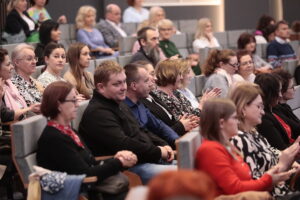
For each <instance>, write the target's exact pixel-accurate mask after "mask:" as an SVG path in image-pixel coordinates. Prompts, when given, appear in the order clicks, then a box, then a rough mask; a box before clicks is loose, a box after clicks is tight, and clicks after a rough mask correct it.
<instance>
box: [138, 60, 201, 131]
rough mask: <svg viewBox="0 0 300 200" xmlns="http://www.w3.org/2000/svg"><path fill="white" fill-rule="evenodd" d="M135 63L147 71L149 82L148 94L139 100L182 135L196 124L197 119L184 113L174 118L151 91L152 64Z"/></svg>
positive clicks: (152, 82) (153, 84) (153, 74)
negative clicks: (149, 89)
mask: <svg viewBox="0 0 300 200" xmlns="http://www.w3.org/2000/svg"><path fill="white" fill-rule="evenodd" d="M135 64H138V65H142V66H144V68H145V69H146V70H147V71H148V73H149V75H150V76H149V79H150V82H151V86H150V88H151V92H150V93H149V96H148V97H147V98H145V99H143V100H141V102H142V103H143V104H144V105H145V106H146V107H147V108H148V109H149V110H150V112H151V113H152V114H153V115H154V116H155V117H156V118H158V119H160V120H162V121H163V122H164V123H165V124H167V125H168V126H170V127H171V128H172V129H173V130H174V131H175V132H176V133H177V134H178V135H184V134H185V133H186V132H188V131H190V130H192V129H193V128H196V127H197V126H198V119H197V118H194V117H192V116H188V115H184V116H182V117H181V118H180V119H176V118H175V116H174V115H173V114H172V112H171V110H169V108H168V106H167V105H166V104H165V103H164V102H163V101H161V100H160V99H158V98H157V97H156V96H155V94H153V92H152V91H154V90H155V89H156V84H155V80H156V78H155V72H154V68H153V66H152V65H151V64H150V63H148V62H146V61H137V62H135Z"/></svg>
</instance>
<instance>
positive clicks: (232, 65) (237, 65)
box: [227, 63, 240, 68]
mask: <svg viewBox="0 0 300 200" xmlns="http://www.w3.org/2000/svg"><path fill="white" fill-rule="evenodd" d="M227 64H228V65H230V66H231V67H233V68H237V67H239V66H240V64H239V63H233V64H232V63H227Z"/></svg>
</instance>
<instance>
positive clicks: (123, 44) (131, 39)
mask: <svg viewBox="0 0 300 200" xmlns="http://www.w3.org/2000/svg"><path fill="white" fill-rule="evenodd" d="M135 41H136V37H135V36H128V37H122V38H119V53H120V55H126V54H131V52H132V48H133V45H134V43H135Z"/></svg>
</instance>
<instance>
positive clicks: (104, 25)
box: [96, 4, 127, 49]
mask: <svg viewBox="0 0 300 200" xmlns="http://www.w3.org/2000/svg"><path fill="white" fill-rule="evenodd" d="M120 20H121V9H120V7H119V6H118V5H116V4H108V5H107V6H106V13H105V20H103V19H101V20H100V22H99V23H98V24H97V25H96V27H97V28H98V29H99V31H100V32H101V33H102V35H103V38H104V41H105V43H106V44H107V45H108V46H109V47H110V48H113V49H117V48H118V47H119V38H121V37H126V36H127V34H126V32H125V31H124V30H123V29H122V27H121V23H120Z"/></svg>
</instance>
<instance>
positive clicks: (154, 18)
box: [137, 6, 166, 30]
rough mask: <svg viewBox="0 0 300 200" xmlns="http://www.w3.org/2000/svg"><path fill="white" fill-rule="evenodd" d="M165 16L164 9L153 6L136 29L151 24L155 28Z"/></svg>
mask: <svg viewBox="0 0 300 200" xmlns="http://www.w3.org/2000/svg"><path fill="white" fill-rule="evenodd" d="M165 18H166V13H165V10H164V9H163V8H162V7H159V6H153V7H151V8H150V10H149V18H148V19H146V20H144V21H142V22H141V23H140V24H139V25H138V27H137V30H140V29H141V28H143V27H146V26H151V27H154V28H157V26H158V22H159V21H160V20H163V19H165Z"/></svg>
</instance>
